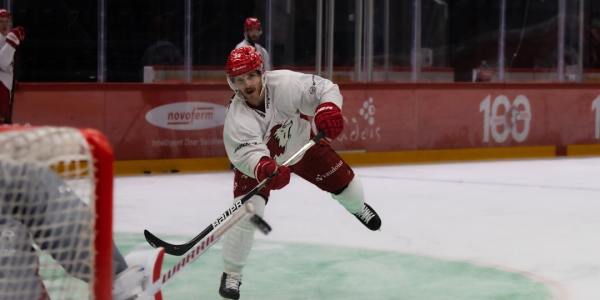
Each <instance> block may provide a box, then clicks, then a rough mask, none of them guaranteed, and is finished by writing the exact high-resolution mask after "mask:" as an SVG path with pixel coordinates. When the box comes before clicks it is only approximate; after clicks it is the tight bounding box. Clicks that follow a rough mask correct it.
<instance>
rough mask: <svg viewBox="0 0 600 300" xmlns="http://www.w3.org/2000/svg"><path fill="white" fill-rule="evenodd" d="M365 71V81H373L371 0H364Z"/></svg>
mask: <svg viewBox="0 0 600 300" xmlns="http://www.w3.org/2000/svg"><path fill="white" fill-rule="evenodd" d="M365 17H366V20H365V71H366V73H367V78H366V79H367V81H373V43H374V39H373V0H365Z"/></svg>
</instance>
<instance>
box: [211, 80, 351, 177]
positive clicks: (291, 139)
mask: <svg viewBox="0 0 600 300" xmlns="http://www.w3.org/2000/svg"><path fill="white" fill-rule="evenodd" d="M265 73H266V74H265V81H266V82H265V87H264V89H265V90H264V93H265V112H264V113H263V112H262V111H260V110H258V109H255V108H252V107H250V106H249V105H248V104H247V103H246V101H245V100H244V98H243V97H242V96H241V95H240V94H239V93H237V94H236V95H235V96H234V97H233V99H232V101H231V104H230V105H229V111H228V112H227V116H226V118H225V125H224V126H225V128H224V131H223V135H224V143H225V149H226V150H227V155H228V156H229V159H230V160H231V162H232V163H233V165H234V166H235V167H236V168H237V169H238V170H240V171H242V173H244V174H246V175H248V176H251V177H255V174H254V168H255V167H256V164H257V163H258V161H259V160H260V158H261V157H263V156H270V157H273V158H275V160H276V161H277V163H278V164H281V163H283V162H284V161H285V160H287V159H288V158H289V157H290V156H291V155H293V154H294V153H295V152H296V151H298V149H300V148H301V147H302V146H303V145H304V144H306V143H307V142H308V140H309V139H310V133H311V125H310V122H309V121H308V120H307V117H306V116H313V115H314V113H315V108H316V107H317V106H318V105H319V104H321V102H333V103H335V104H336V105H337V106H338V107H342V102H343V99H342V95H341V94H340V90H339V88H338V86H337V85H336V84H334V83H332V82H331V81H329V80H327V79H323V78H321V77H319V76H316V75H310V74H303V73H298V72H293V71H289V70H277V71H270V72H265ZM292 164H293V163H292Z"/></svg>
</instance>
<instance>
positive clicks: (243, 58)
mask: <svg viewBox="0 0 600 300" xmlns="http://www.w3.org/2000/svg"><path fill="white" fill-rule="evenodd" d="M225 68H226V70H227V75H228V76H229V77H235V76H239V75H242V74H245V73H248V72H250V71H254V70H259V71H261V72H262V71H263V63H262V57H261V56H260V53H258V52H257V51H256V49H254V47H252V46H244V47H240V48H237V49H233V50H232V51H231V53H230V54H229V58H228V59H227V64H226V66H225Z"/></svg>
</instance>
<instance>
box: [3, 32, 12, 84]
mask: <svg viewBox="0 0 600 300" xmlns="http://www.w3.org/2000/svg"><path fill="white" fill-rule="evenodd" d="M14 57H15V48H13V47H12V46H11V45H9V44H8V43H7V42H6V36H4V35H2V34H0V81H1V82H2V84H3V85H4V86H5V87H6V88H7V89H8V90H9V91H10V90H12V84H13V60H14Z"/></svg>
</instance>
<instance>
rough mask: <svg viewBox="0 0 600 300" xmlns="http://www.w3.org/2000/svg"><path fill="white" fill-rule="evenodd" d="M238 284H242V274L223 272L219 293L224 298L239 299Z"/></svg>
mask: <svg viewBox="0 0 600 300" xmlns="http://www.w3.org/2000/svg"><path fill="white" fill-rule="evenodd" d="M240 285H242V275H240V274H228V273H225V272H223V275H222V276H221V287H219V294H220V295H221V297H223V298H225V299H240Z"/></svg>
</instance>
